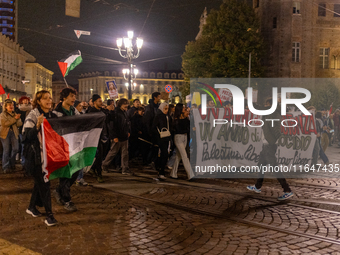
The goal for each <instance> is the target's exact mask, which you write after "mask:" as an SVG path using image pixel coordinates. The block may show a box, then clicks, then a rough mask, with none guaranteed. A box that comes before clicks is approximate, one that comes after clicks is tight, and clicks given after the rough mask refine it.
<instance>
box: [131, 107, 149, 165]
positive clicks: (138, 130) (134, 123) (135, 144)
mask: <svg viewBox="0 0 340 255" xmlns="http://www.w3.org/2000/svg"><path fill="white" fill-rule="evenodd" d="M144 111H145V109H144V107H139V108H138V109H137V112H136V113H135V114H134V115H133V116H132V118H131V136H130V138H129V159H130V160H131V159H134V158H135V157H137V156H138V155H139V153H141V152H142V150H141V140H139V138H140V137H142V136H143V134H144V133H145V129H144V125H143V115H144Z"/></svg>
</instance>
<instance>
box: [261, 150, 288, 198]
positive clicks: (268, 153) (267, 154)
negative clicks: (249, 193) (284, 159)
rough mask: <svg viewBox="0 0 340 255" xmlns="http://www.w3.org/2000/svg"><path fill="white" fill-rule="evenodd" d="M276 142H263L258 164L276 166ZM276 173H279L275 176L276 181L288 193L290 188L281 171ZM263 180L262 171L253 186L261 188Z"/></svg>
mask: <svg viewBox="0 0 340 255" xmlns="http://www.w3.org/2000/svg"><path fill="white" fill-rule="evenodd" d="M276 149H277V145H276V144H264V145H263V147H262V151H261V152H260V160H259V163H258V164H257V165H258V166H260V165H262V166H265V165H268V164H269V165H271V166H277V160H276V156H275V153H276ZM276 175H279V177H278V178H277V180H278V182H279V183H280V184H281V187H282V188H283V192H285V193H288V192H291V189H290V188H289V185H288V183H287V181H286V179H285V178H284V177H283V175H282V173H280V172H279V173H276ZM263 181H264V173H262V172H261V173H260V177H259V178H258V179H257V181H256V184H255V187H256V188H257V189H261V187H262V184H263Z"/></svg>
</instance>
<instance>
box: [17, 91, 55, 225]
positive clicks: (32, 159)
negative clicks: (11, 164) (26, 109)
mask: <svg viewBox="0 0 340 255" xmlns="http://www.w3.org/2000/svg"><path fill="white" fill-rule="evenodd" d="M32 107H33V110H32V111H31V112H30V113H29V114H28V116H27V118H26V120H25V123H24V127H23V143H24V155H25V158H26V160H25V168H26V169H27V171H29V172H30V174H31V175H32V176H33V178H34V188H33V191H32V196H31V200H30V203H29V206H28V208H27V210H26V213H28V214H30V215H32V216H33V217H40V216H42V214H41V213H40V212H39V211H38V209H37V208H36V207H37V206H44V207H45V211H46V215H47V217H46V219H45V221H44V222H45V224H46V225H47V226H54V225H56V224H58V221H57V220H56V219H55V218H54V216H53V213H52V202H51V189H50V186H51V185H50V182H49V181H47V182H45V180H44V174H45V173H44V172H43V170H42V157H41V149H40V140H41V132H40V130H41V124H42V123H43V121H44V118H47V119H49V118H57V115H56V114H54V113H53V112H51V108H52V97H51V94H50V92H48V91H47V90H41V91H39V92H37V93H36V95H35V97H34V100H33V103H32Z"/></svg>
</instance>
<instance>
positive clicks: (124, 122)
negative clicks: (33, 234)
mask: <svg viewBox="0 0 340 255" xmlns="http://www.w3.org/2000/svg"><path fill="white" fill-rule="evenodd" d="M76 95H77V94H76V91H75V90H73V89H72V88H65V89H63V90H62V91H61V92H60V95H59V96H60V98H59V99H60V101H59V103H58V104H56V105H54V104H53V103H52V97H51V95H50V93H49V92H48V91H45V90H42V91H39V92H37V93H36V95H35V97H34V99H33V100H32V101H31V99H30V98H28V97H26V96H23V97H21V98H20V100H19V104H18V105H16V103H15V102H14V101H12V100H10V99H6V100H5V102H4V103H3V107H2V113H1V115H0V118H1V127H0V139H1V143H2V147H3V155H2V171H3V173H9V172H11V171H13V170H14V169H15V163H16V160H18V155H20V160H21V164H22V166H23V171H24V173H25V176H32V177H33V179H34V188H33V191H32V195H31V200H30V203H29V206H28V208H27V210H26V212H27V213H28V214H30V215H32V216H33V217H39V216H41V215H42V214H41V213H40V212H39V211H38V209H37V206H39V207H44V208H45V211H46V215H47V217H46V220H45V223H46V224H47V225H48V226H53V225H55V224H57V220H56V219H55V218H54V216H53V213H52V203H51V196H53V197H54V198H55V199H56V201H57V202H58V203H59V204H61V205H63V206H64V208H65V210H67V211H71V212H73V211H76V210H77V207H76V205H75V204H74V203H73V201H72V197H71V192H70V191H71V187H72V185H73V184H76V185H79V186H86V185H88V184H87V182H86V181H85V180H84V170H85V169H81V170H79V171H78V172H76V173H74V174H73V175H72V176H71V178H59V184H58V185H57V187H56V189H54V190H52V191H51V187H50V182H45V180H44V173H43V171H42V158H41V145H40V144H41V143H40V141H41V134H40V129H41V124H42V122H43V119H44V118H47V119H49V118H62V117H65V116H74V115H79V114H88V113H94V114H95V113H104V114H105V116H106V120H105V124H104V126H103V129H102V132H101V135H100V139H99V142H98V147H97V152H96V157H95V160H94V162H93V164H92V166H91V167H90V168H89V170H88V171H87V172H88V174H89V175H92V176H93V177H95V178H96V180H97V181H98V182H99V183H102V182H104V181H105V179H103V174H102V173H103V172H111V171H113V169H116V171H117V170H118V171H120V172H121V173H122V174H124V175H133V174H134V173H133V170H132V168H130V165H131V163H133V162H136V160H137V161H138V159H140V160H141V161H142V165H143V167H149V168H152V169H153V170H155V173H157V177H156V178H157V179H158V180H166V178H167V177H166V175H167V174H166V169H167V168H168V169H169V170H170V173H169V176H168V177H169V178H173V179H178V174H177V173H178V166H179V163H180V161H182V163H183V166H184V169H185V172H186V175H187V178H188V180H191V179H192V178H193V177H194V171H193V169H192V165H191V164H190V161H189V156H190V151H189V141H190V135H191V137H192V143H193V144H195V135H193V134H194V132H195V128H190V122H191V121H193V118H192V117H191V118H190V108H188V107H186V106H185V105H184V104H181V103H178V104H176V105H173V104H168V103H167V102H163V103H161V95H160V93H159V92H154V93H153V94H152V98H151V99H150V100H149V104H148V105H142V104H141V103H140V101H139V100H138V99H134V100H133V105H132V106H131V107H130V103H129V101H128V100H127V99H125V98H121V99H119V100H111V99H110V100H107V103H106V105H105V104H104V103H103V100H102V98H101V97H100V96H99V95H97V94H94V95H93V96H92V98H91V99H90V100H89V102H80V101H78V100H76ZM266 104H268V107H269V106H270V105H271V101H270V100H269V101H268V100H267V101H266ZM207 106H208V107H214V106H215V105H214V102H213V100H208V103H207ZM222 107H226V108H232V104H231V102H229V101H226V102H224V104H223V106H222ZM192 108H197V105H195V104H193V105H192ZM308 109H309V110H313V111H315V123H316V127H317V140H316V143H315V145H314V150H313V161H312V163H313V164H316V163H317V160H318V157H319V156H320V157H321V159H322V160H323V161H324V163H325V164H329V163H330V162H329V160H328V158H327V156H326V154H325V152H326V150H327V148H328V146H332V144H337V145H339V146H340V109H337V110H336V111H335V112H334V114H328V111H326V110H324V109H322V110H321V111H317V110H316V109H315V108H314V107H312V106H311V107H309V108H308ZM268 130H269V129H268ZM268 130H267V131H266V130H265V128H263V132H264V147H263V150H262V152H261V154H260V162H261V163H262V164H267V163H270V164H276V162H274V161H276V160H275V152H276V148H277V146H276V142H277V139H278V133H279V131H278V132H276V131H277V130H274V129H271V130H269V131H268ZM191 147H192V148H193V150H194V151H193V153H192V154H193V155H192V156H195V146H191ZM269 154H270V155H271V156H269ZM278 181H279V182H280V183H281V185H282V187H283V189H284V195H283V196H282V199H287V198H289V197H291V196H292V195H293V193H292V192H291V190H290V188H289V185H288V184H287V182H286V180H285V179H284V178H279V179H278ZM262 183H263V176H261V177H260V178H259V179H258V180H257V182H256V184H255V185H254V186H248V187H247V188H248V189H250V190H252V191H255V192H257V193H259V192H261V186H262Z"/></svg>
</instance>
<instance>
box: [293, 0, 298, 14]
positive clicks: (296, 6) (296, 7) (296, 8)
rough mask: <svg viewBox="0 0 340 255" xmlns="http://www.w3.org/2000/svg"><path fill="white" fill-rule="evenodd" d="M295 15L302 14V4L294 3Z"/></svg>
mask: <svg viewBox="0 0 340 255" xmlns="http://www.w3.org/2000/svg"><path fill="white" fill-rule="evenodd" d="M293 13H294V14H300V2H293Z"/></svg>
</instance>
